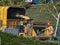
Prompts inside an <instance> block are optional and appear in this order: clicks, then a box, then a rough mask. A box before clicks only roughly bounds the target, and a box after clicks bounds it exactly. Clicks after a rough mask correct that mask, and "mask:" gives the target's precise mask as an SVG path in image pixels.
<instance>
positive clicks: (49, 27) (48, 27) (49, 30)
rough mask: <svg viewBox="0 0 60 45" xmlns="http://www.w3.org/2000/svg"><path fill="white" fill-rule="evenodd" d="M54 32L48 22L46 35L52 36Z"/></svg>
mask: <svg viewBox="0 0 60 45" xmlns="http://www.w3.org/2000/svg"><path fill="white" fill-rule="evenodd" d="M53 32H54V29H53V26H51V24H50V21H48V22H47V27H46V28H45V32H44V34H45V35H46V36H51V35H52V34H53Z"/></svg>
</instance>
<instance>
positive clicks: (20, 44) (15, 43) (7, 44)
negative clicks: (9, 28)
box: [0, 32, 57, 45]
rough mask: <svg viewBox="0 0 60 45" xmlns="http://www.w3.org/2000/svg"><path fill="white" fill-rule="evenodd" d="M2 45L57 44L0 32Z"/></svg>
mask: <svg viewBox="0 0 60 45" xmlns="http://www.w3.org/2000/svg"><path fill="white" fill-rule="evenodd" d="M0 37H1V40H2V41H1V44H2V45H57V43H52V42H47V41H46V42H45V41H40V40H33V39H30V38H24V37H18V36H15V35H12V34H7V33H2V32H0Z"/></svg>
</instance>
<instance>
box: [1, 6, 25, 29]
mask: <svg viewBox="0 0 60 45" xmlns="http://www.w3.org/2000/svg"><path fill="white" fill-rule="evenodd" d="M17 13H18V14H19V15H25V8H20V7H17V6H0V30H2V29H3V28H15V27H16V24H17V21H18V20H19V19H20V18H17V17H16V14H17ZM13 25H14V26H13Z"/></svg>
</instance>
